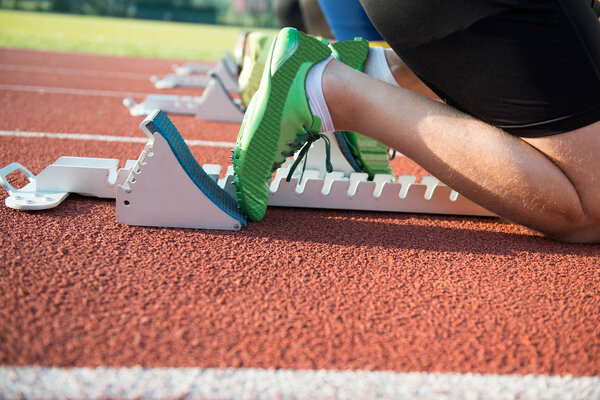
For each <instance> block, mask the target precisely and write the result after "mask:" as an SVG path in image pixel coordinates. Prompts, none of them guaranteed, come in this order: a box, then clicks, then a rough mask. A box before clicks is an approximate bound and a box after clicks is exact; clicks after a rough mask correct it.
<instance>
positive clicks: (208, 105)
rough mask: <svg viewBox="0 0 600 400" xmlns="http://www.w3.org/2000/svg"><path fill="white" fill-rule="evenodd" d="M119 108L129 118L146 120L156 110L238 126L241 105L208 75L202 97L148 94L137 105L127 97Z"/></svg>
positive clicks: (215, 77) (220, 82)
mask: <svg viewBox="0 0 600 400" xmlns="http://www.w3.org/2000/svg"><path fill="white" fill-rule="evenodd" d="M123 104H124V105H125V106H126V107H127V108H128V109H129V113H130V114H131V115H133V116H146V115H149V114H151V113H152V112H153V111H154V110H156V109H160V110H163V111H164V112H166V113H167V114H186V115H195V116H196V118H198V119H203V120H207V121H219V122H234V123H240V122H242V120H243V119H244V108H243V107H242V105H241V101H240V100H239V99H234V98H233V97H231V95H230V94H229V92H228V91H227V89H226V88H225V85H224V84H223V82H222V81H221V79H220V78H219V75H216V74H211V76H210V79H209V82H208V86H207V87H206V89H205V90H204V93H203V94H202V96H177V95H168V94H152V95H149V96H148V97H146V98H145V99H144V101H142V102H141V103H136V102H135V100H133V99H132V98H131V97H128V98H126V99H124V100H123Z"/></svg>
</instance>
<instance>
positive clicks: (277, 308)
mask: <svg viewBox="0 0 600 400" xmlns="http://www.w3.org/2000/svg"><path fill="white" fill-rule="evenodd" d="M172 63H173V61H167V60H143V59H131V58H111V57H99V56H90V55H79V54H63V53H48V52H32V51H21V50H6V49H0V99H1V104H2V106H1V107H0V131H1V132H0V133H1V135H0V167H3V166H5V165H7V164H9V163H10V162H13V161H17V162H19V163H21V164H23V165H25V166H26V167H27V168H29V169H30V170H31V171H32V172H33V173H35V174H37V173H39V172H40V171H41V170H42V169H43V168H44V167H45V166H47V165H49V164H51V163H52V162H54V161H55V160H56V159H57V158H58V157H60V156H63V155H70V156H86V157H103V158H118V159H120V160H121V163H122V164H124V161H125V160H127V159H136V158H137V157H138V155H139V153H140V151H141V149H142V147H143V144H142V143H136V142H135V141H134V140H135V139H134V138H138V139H139V138H143V137H144V136H143V133H142V132H141V131H140V130H139V129H138V125H139V123H140V121H141V118H139V117H132V116H130V115H129V113H128V110H127V109H126V108H125V107H124V106H123V105H122V103H121V101H122V99H123V98H124V97H125V95H127V94H133V95H134V98H135V99H136V100H141V99H142V98H143V96H144V95H145V94H148V93H156V92H158V91H157V90H156V89H154V87H153V86H152V84H151V83H150V81H149V79H148V77H149V76H150V75H152V74H157V75H161V74H166V73H169V72H170V67H171V64H172ZM161 93H162V92H161ZM165 93H178V94H188V95H200V94H201V93H199V92H197V91H193V90H190V89H177V90H168V91H166V92H165ZM172 121H173V122H174V123H175V125H176V126H177V128H178V129H179V131H180V132H181V133H182V135H183V137H184V138H185V139H187V140H202V141H209V142H235V139H236V136H237V132H238V129H239V125H237V124H228V123H215V122H206V121H200V120H196V119H195V118H194V117H191V116H190V117H188V116H173V117H172ZM27 132H38V133H48V134H53V133H65V134H90V135H104V136H109V137H108V139H106V138H105V140H94V139H93V138H90V137H79V139H74V138H77V137H78V136H77V135H73V136H70V138H64V136H63V138H57V137H52V135H47V136H46V137H39V136H41V135H38V136H35V135H33V136H23V135H24V133H27ZM112 137H114V138H115V140H114V141H112V140H111V138H112ZM123 137H125V140H121V141H118V138H123ZM128 138H132V141H128V140H127V139H128ZM191 150H192V153H193V154H194V156H195V157H196V158H197V160H198V161H199V162H200V163H201V164H203V163H218V164H222V165H227V164H228V162H229V155H230V152H229V148H227V147H211V146H203V145H193V146H191ZM393 167H394V170H395V172H396V173H397V174H400V173H404V174H417V175H419V176H422V175H423V174H425V171H423V170H422V169H421V168H420V167H419V166H417V165H415V164H413V163H412V162H410V161H409V160H407V159H406V158H403V157H399V158H397V159H395V160H394V161H393ZM11 180H12V182H13V184H14V185H17V186H18V185H23V184H24V183H25V179H24V177H23V176H21V175H19V174H16V173H15V174H13V175H11ZM5 198H6V193H5V192H4V191H2V194H1V195H0V200H1V201H2V205H1V206H0V243H1V246H0V252H1V254H0V264H1V267H0V364H1V365H0V366H1V367H2V369H0V397H11V396H13V395H14V396H15V397H19V395H15V394H14V393H13V392H10V390H11V389H10V381H11V379H12V378H14V377H15V376H16V375H18V374H19V373H23V371H26V369H24V368H26V367H27V368H29V367H34V368H40V370H49V369H50V368H66V369H61V370H57V371H69V370H71V368H72V367H78V368H79V367H81V368H84V369H85V368H92V369H93V368H95V367H102V368H133V367H136V368H137V367H139V368H141V369H142V370H144V371H146V370H147V371H158V370H161V369H163V368H184V367H185V368H198V369H200V370H205V369H206V370H210V371H212V370H213V369H214V370H215V371H221V369H222V368H228V369H229V368H233V369H236V370H237V369H240V371H248V370H250V371H254V370H256V371H263V370H267V371H269V370H271V371H272V370H278V371H287V370H294V371H296V370H303V371H305V372H306V373H309V372H310V371H313V370H326V371H329V372H331V373H337V372H340V373H342V372H344V371H353V372H355V371H383V372H385V373H399V374H401V373H430V374H438V373H439V374H451V375H452V374H459V375H456V376H467V377H468V376H471V375H464V374H475V375H474V376H480V375H494V376H509V377H521V376H525V375H527V376H529V375H535V376H546V377H564V376H571V377H572V378H574V379H575V378H581V377H585V378H586V379H587V378H591V379H590V380H588V381H586V382H589V383H590V385H591V388H592V389H593V390H592V391H591V392H586V393H575V392H572V393H570V396H571V397H578V396H581V395H585V396H587V395H590V394H591V395H592V396H599V397H600V389H599V386H600V383H599V382H600V380H599V378H598V376H599V375H600V246H594V245H570V244H562V243H558V242H554V241H550V240H547V239H545V238H543V237H541V236H540V235H538V234H536V233H533V232H530V231H528V230H526V229H524V228H522V227H519V226H516V225H514V224H512V223H509V222H506V221H502V220H500V219H497V218H473V217H470V218H464V217H455V216H431V215H414V214H393V213H370V212H353V211H337V210H315V209H289V208H272V209H269V210H268V212H267V215H266V218H265V219H264V220H263V221H262V222H260V223H250V224H249V226H248V227H247V228H244V229H243V230H241V231H239V232H223V231H203V230H189V229H157V228H142V227H134V226H125V225H120V224H118V223H117V222H116V219H115V206H114V201H110V200H100V199H94V198H87V197H81V196H71V197H69V198H68V199H67V200H66V201H65V202H64V203H63V204H61V205H60V206H59V207H57V208H55V209H52V210H48V211H42V212H22V211H16V210H12V209H9V208H6V207H5V206H4V204H3V203H4V199H5ZM44 368H46V369H44ZM134 369H135V368H134ZM52 370H53V369H52ZM19 371H20V372H19ZM27 371H29V370H27ZM72 371H77V370H72ZM184 371H185V370H184ZM336 371H337V372H336ZM11 377H12V378H11ZM215 379H217V378H215ZM265 379H266V378H265ZM356 379H358V378H356ZM389 379H391V380H392V381H393V379H392V378H389ZM13 383H14V382H13ZM31 385H32V386H33V387H34V388H35V383H31ZM417 390H418V389H417ZM594 390H595V391H594ZM3 393H4V394H3ZM23 393H24V392H23ZM23 393H21V395H23ZM297 393H298V392H297ZM324 393H325V394H326V392H324ZM414 393H417V392H413V394H414ZM280 394H281V393H280ZM338 394H339V393H338ZM438 394H439V393H438ZM563 394H565V397H569V396H566V392H564V393H563ZM441 395H442V397H443V396H444V395H448V393H447V392H444V393H442V394H441ZM31 396H34V395H31ZM68 396H70V395H68ZM68 396H67V397H68ZM102 396H104V397H106V396H107V394H106V393H104V394H103V395H102ZM179 396H180V395H174V394H173V393H172V392H168V393H167V394H165V395H164V396H163V397H179ZM25 397H27V396H25ZM34 397H35V396H34ZM41 397H44V396H43V395H42V396H41ZM48 397H50V396H48ZM84 397H85V396H84ZM117 397H126V394H124V393H121V394H119V395H118V396H117ZM159 397H161V396H159ZM209 397H210V396H209ZM217 397H218V396H217ZM250 397H252V396H250ZM284 397H285V396H284ZM292 397H293V396H292ZM325 397H326V398H331V397H335V396H329V397H327V396H325ZM415 397H418V396H416V395H415ZM521 397H527V396H521ZM548 397H553V396H551V395H549V396H548ZM558 397H562V395H561V394H560V392H559V395H558Z"/></svg>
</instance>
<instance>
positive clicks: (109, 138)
mask: <svg viewBox="0 0 600 400" xmlns="http://www.w3.org/2000/svg"><path fill="white" fill-rule="evenodd" d="M2 136H4V137H26V138H49V139H70V140H94V141H98V142H121V143H146V142H147V141H148V138H147V137H130V136H113V135H93V134H89V133H50V132H22V131H0V137H2ZM185 143H186V144H187V145H188V146H205V147H226V148H232V147H235V142H218V141H212V140H186V141H185Z"/></svg>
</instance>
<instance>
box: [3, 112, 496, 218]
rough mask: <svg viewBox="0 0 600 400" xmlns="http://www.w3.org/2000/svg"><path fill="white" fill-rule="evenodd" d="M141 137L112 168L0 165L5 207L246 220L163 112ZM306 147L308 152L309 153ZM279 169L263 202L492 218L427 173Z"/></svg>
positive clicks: (101, 164)
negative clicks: (79, 204) (72, 198)
mask: <svg viewBox="0 0 600 400" xmlns="http://www.w3.org/2000/svg"><path fill="white" fill-rule="evenodd" d="M140 128H141V129H142V130H143V131H144V132H145V134H146V135H147V136H148V142H147V144H146V145H145V147H144V149H143V150H142V152H141V155H140V157H139V158H138V159H137V160H128V161H127V162H126V164H125V167H124V168H121V169H118V165H119V161H118V160H112V159H98V158H82V157H61V158H59V159H58V160H57V161H56V162H55V163H54V164H52V165H50V166H48V167H46V168H45V169H44V170H43V171H42V172H41V173H40V174H39V175H37V176H35V175H33V174H32V173H31V172H29V171H28V170H27V169H26V168H25V167H23V166H22V165H20V164H17V163H12V164H10V165H8V166H6V167H4V168H2V169H0V184H1V185H2V186H3V187H4V188H5V190H6V191H7V192H8V193H9V196H8V197H7V198H6V200H5V204H6V206H7V207H10V208H15V209H20V210H43V209H49V208H53V207H56V206H58V205H59V204H60V203H61V202H62V201H63V200H64V199H65V198H66V197H67V196H68V195H69V193H78V194H82V195H87V196H96V197H103V198H114V199H116V215H117V221H119V222H120V223H123V224H131V225H142V226H158V227H182V228H203V229H226V230H239V229H241V228H242V227H243V226H245V225H246V220H245V218H244V216H243V215H242V214H241V212H240V210H239V207H238V203H237V200H236V197H235V189H234V186H233V168H231V167H230V168H228V170H227V172H226V174H225V176H224V177H223V178H221V179H219V175H220V171H221V166H220V165H204V167H201V166H200V165H199V164H198V163H197V162H196V160H195V159H194V157H193V156H192V154H191V152H190V150H189V148H188V147H187V145H186V144H185V142H184V141H183V138H182V137H181V135H180V134H179V132H178V131H177V129H176V128H175V126H173V124H172V123H171V121H170V120H169V119H168V118H167V116H166V115H165V114H164V112H162V111H158V110H156V111H155V112H154V113H152V114H151V115H149V116H148V117H147V118H146V119H145V120H144V121H143V122H142V124H141V125H140ZM311 151H312V150H311ZM15 171H21V172H22V173H23V174H24V175H25V176H26V177H27V178H28V179H29V183H28V184H27V185H26V186H24V187H23V188H21V189H15V188H13V187H12V186H11V185H10V183H9V182H8V180H7V175H9V174H10V173H12V172H15ZM287 175H288V168H287V167H286V166H285V165H284V166H283V167H282V168H280V169H279V170H278V171H277V172H276V174H275V177H274V178H273V180H272V182H271V184H270V187H269V188H270V197H269V203H268V204H269V205H271V206H282V207H309V208H328V209H344V210H364V211H387V212H408V213H428V214H450V215H470V216H494V214H493V213H491V212H489V211H487V210H485V209H484V208H482V207H480V206H478V205H477V204H475V203H473V202H471V201H470V200H468V199H466V198H464V197H462V196H460V195H459V194H458V193H457V192H455V191H453V190H452V189H451V188H449V187H448V186H445V185H443V184H441V183H440V182H439V181H438V180H437V179H436V178H434V177H423V178H422V179H421V182H420V183H416V178H415V176H412V175H401V176H399V177H397V178H396V179H394V177H392V176H390V175H376V176H375V178H374V179H373V180H372V181H368V180H367V174H364V173H356V172H352V171H333V172H332V173H326V172H325V171H323V170H317V169H307V170H306V171H305V172H304V175H302V179H301V177H300V176H301V174H300V172H296V173H295V174H294V175H293V177H292V179H291V180H290V182H286V181H285V177H286V176H287Z"/></svg>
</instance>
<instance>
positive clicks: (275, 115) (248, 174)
mask: <svg viewBox="0 0 600 400" xmlns="http://www.w3.org/2000/svg"><path fill="white" fill-rule="evenodd" d="M330 53H331V50H330V48H329V47H328V46H327V43H326V42H321V41H319V40H317V39H315V38H312V37H310V36H307V35H305V34H304V33H302V32H298V31H297V30H295V29H291V28H284V29H282V30H281V31H280V32H279V34H278V35H277V37H276V38H275V40H274V43H273V45H272V47H271V51H270V53H269V56H268V58H267V61H266V66H265V73H264V75H263V79H262V80H261V83H260V87H259V88H258V91H257V92H256V94H255V95H254V97H253V98H252V100H251V101H250V104H249V106H248V110H247V111H246V114H245V116H244V121H243V122H242V126H241V128H240V133H239V136H238V140H237V143H236V147H235V150H234V155H233V164H234V171H235V186H236V191H237V196H238V201H239V205H240V208H241V210H242V212H243V213H244V214H245V215H246V216H247V217H248V218H249V219H251V220H253V221H260V220H261V219H262V218H263V216H264V214H265V211H266V208H267V201H268V198H269V186H268V184H267V181H268V180H269V179H270V178H271V176H272V174H273V172H274V171H275V170H276V169H277V168H278V167H279V166H280V165H281V164H283V162H284V161H285V159H286V157H289V156H291V155H292V154H293V153H294V152H295V151H296V150H298V149H300V148H301V147H302V146H303V145H304V144H306V143H307V142H308V144H310V142H312V141H314V140H316V139H318V138H319V137H320V129H321V119H320V118H319V117H317V116H315V115H313V113H312V112H311V109H310V106H309V104H308V99H307V96H306V88H305V81H306V76H307V74H308V72H309V70H310V69H311V68H312V67H313V65H315V64H316V63H318V62H319V61H322V60H324V59H326V58H327V57H328V56H329V55H330Z"/></svg>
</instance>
